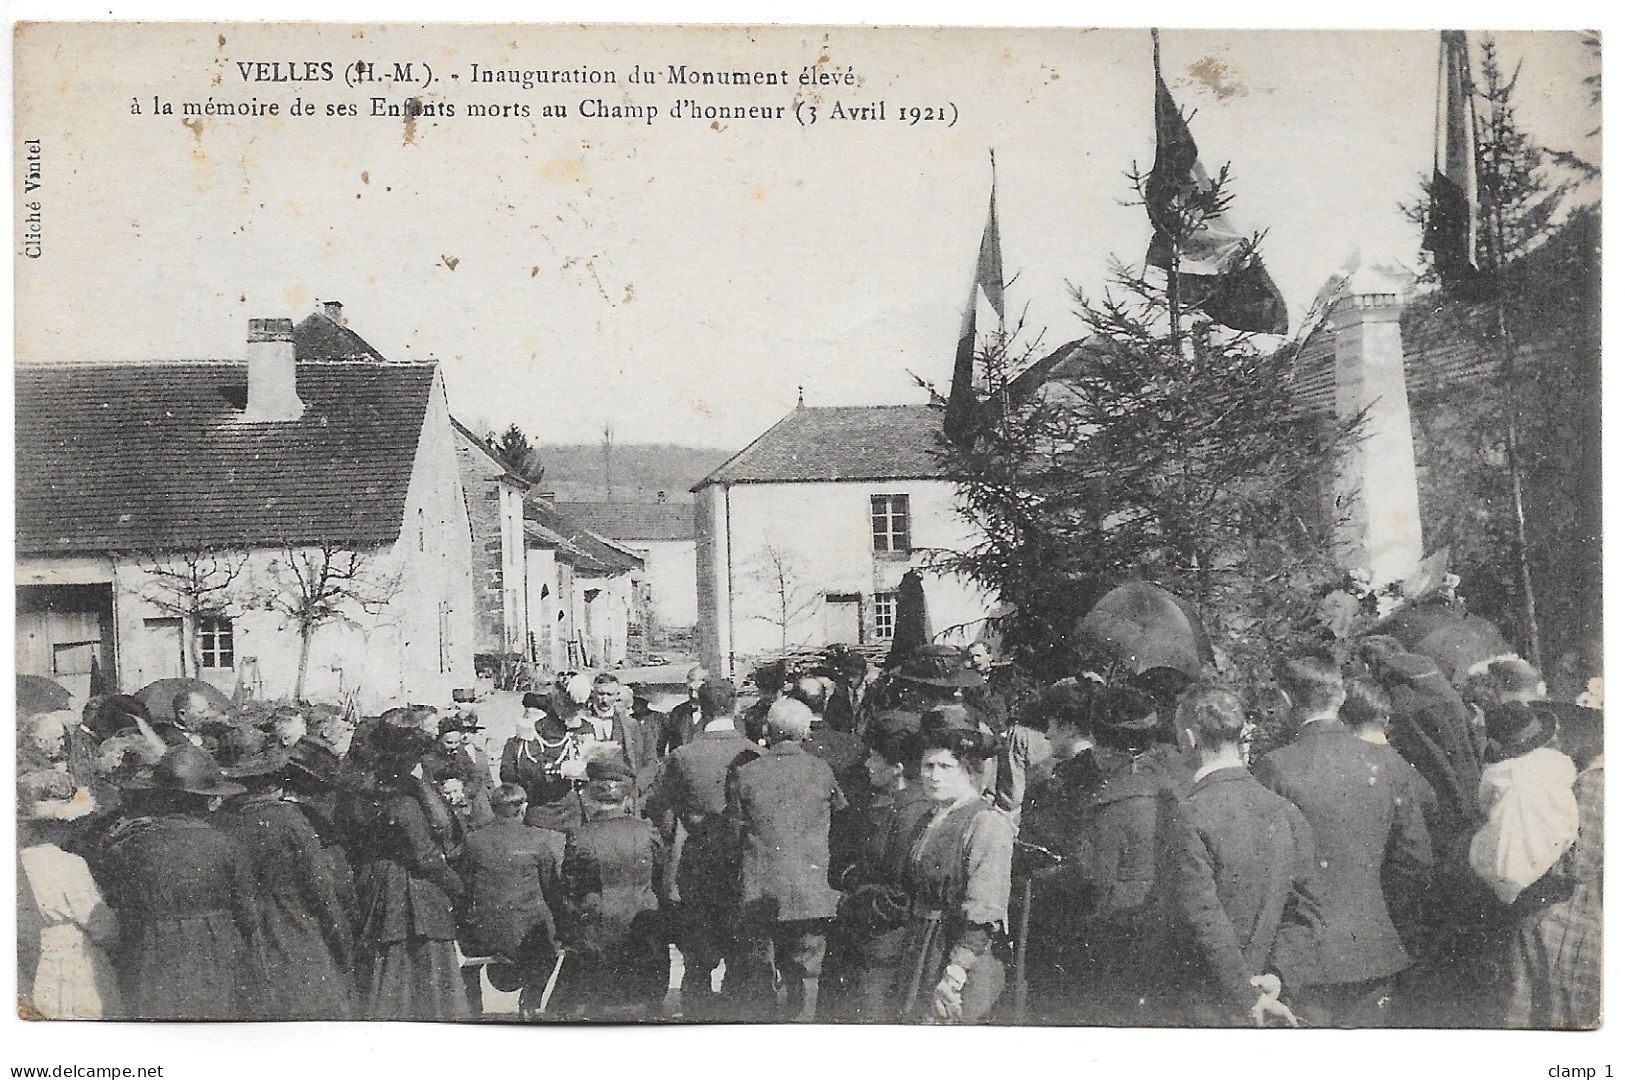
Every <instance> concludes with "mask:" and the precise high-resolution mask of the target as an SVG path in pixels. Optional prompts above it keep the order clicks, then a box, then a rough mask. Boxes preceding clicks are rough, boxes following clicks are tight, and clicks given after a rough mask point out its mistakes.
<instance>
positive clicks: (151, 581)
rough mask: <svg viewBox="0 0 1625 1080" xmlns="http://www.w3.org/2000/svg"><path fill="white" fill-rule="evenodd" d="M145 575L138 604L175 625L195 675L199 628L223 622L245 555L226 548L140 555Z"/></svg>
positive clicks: (199, 650)
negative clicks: (147, 605) (210, 622)
mask: <svg viewBox="0 0 1625 1080" xmlns="http://www.w3.org/2000/svg"><path fill="white" fill-rule="evenodd" d="M140 565H141V569H142V571H143V572H144V573H145V574H146V579H145V580H144V581H143V582H142V586H141V588H140V589H139V590H138V592H139V594H140V596H141V597H142V599H144V600H146V601H147V602H148V603H150V604H152V605H153V606H154V607H156V608H158V609H159V610H160V611H163V612H165V613H167V614H169V615H172V616H174V617H176V618H178V619H180V621H181V636H182V640H183V641H184V642H185V644H186V651H185V653H184V654H183V655H184V656H185V658H186V660H187V661H188V662H189V663H190V665H191V670H189V671H185V670H183V671H182V672H181V674H182V675H189V676H194V677H195V676H196V675H197V674H198V673H199V672H200V671H202V670H203V650H202V644H201V637H202V626H203V623H204V622H206V621H208V620H210V619H221V618H225V617H226V616H227V615H228V614H229V613H230V611H231V609H232V607H233V601H234V599H235V594H234V589H233V587H234V586H235V585H236V584H237V582H238V580H239V579H240V578H241V577H242V575H243V571H244V570H245V569H246V568H247V566H248V553H247V552H246V551H239V550H236V549H232V548H214V547H200V548H191V549H189V550H185V551H174V552H164V553H163V554H153V555H147V556H143V557H142V559H141V563H140Z"/></svg>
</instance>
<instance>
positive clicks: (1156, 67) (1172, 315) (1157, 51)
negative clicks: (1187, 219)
mask: <svg viewBox="0 0 1625 1080" xmlns="http://www.w3.org/2000/svg"><path fill="white" fill-rule="evenodd" d="M1151 70H1152V72H1153V74H1154V75H1155V76H1156V85H1157V87H1158V92H1159V93H1160V92H1161V87H1162V35H1161V34H1160V33H1159V32H1158V31H1157V28H1156V27H1155V26H1153V27H1152V28H1151ZM1151 117H1152V126H1153V127H1155V128H1156V129H1157V145H1158V146H1159V147H1160V146H1161V145H1162V117H1161V116H1160V110H1159V109H1158V108H1157V106H1156V104H1155V99H1154V98H1153V104H1152V108H1151ZM1170 239H1171V240H1172V241H1173V242H1172V243H1171V244H1170V245H1169V248H1170V253H1169V256H1168V270H1167V273H1168V337H1169V341H1170V342H1171V343H1172V344H1173V347H1174V352H1175V353H1176V354H1177V355H1180V356H1183V355H1184V352H1185V349H1184V344H1183V342H1182V341H1181V340H1180V329H1179V324H1180V309H1179V245H1180V242H1181V241H1182V240H1184V239H1186V238H1185V237H1181V236H1177V235H1170Z"/></svg>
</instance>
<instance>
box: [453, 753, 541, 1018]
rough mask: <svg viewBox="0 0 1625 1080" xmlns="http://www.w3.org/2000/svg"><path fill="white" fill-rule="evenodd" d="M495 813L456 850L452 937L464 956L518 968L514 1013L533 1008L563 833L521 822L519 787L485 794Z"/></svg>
mask: <svg viewBox="0 0 1625 1080" xmlns="http://www.w3.org/2000/svg"><path fill="white" fill-rule="evenodd" d="M491 809H492V811H493V812H494V814H495V815H496V816H495V818H494V819H493V820H492V822H491V823H490V824H489V825H487V826H486V827H485V828H483V829H477V830H475V831H474V832H472V833H470V834H469V837H468V843H467V846H466V847H465V849H464V853H463V864H462V874H463V880H464V881H466V882H467V883H468V897H469V902H468V908H467V910H465V911H464V912H463V913H462V916H461V918H460V919H459V931H458V940H459V942H460V943H461V945H462V949H463V952H464V953H465V954H468V955H471V956H500V957H503V958H505V959H507V960H510V961H512V962H513V965H514V967H515V968H516V969H517V971H518V975H519V983H520V994H519V1012H520V1015H522V1016H524V1015H529V1014H530V1013H532V1012H534V1011H535V1009H536V1007H537V1005H538V1004H539V1003H540V1002H541V997H542V990H543V987H544V986H545V984H546V982H547V976H548V973H549V972H550V971H551V970H552V967H553V961H554V959H555V955H556V950H557V942H556V937H557V932H556V929H555V925H554V920H553V910H552V908H553V905H555V904H557V903H558V887H559V877H560V868H561V866H562V864H563V860H564V846H565V836H564V834H563V833H559V832H554V831H553V830H551V829H537V828H533V827H531V826H529V825H526V824H525V789H524V788H522V787H520V786H519V785H517V784H503V785H502V786H501V787H499V788H497V789H496V792H495V793H494V795H493V796H492V798H491Z"/></svg>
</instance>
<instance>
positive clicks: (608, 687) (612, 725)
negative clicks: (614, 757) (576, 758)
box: [566, 671, 655, 811]
mask: <svg viewBox="0 0 1625 1080" xmlns="http://www.w3.org/2000/svg"><path fill="white" fill-rule="evenodd" d="M621 694H622V691H621V680H620V679H618V678H616V677H615V676H614V675H613V674H611V673H610V672H607V671H604V672H600V673H599V674H598V675H597V676H596V677H594V679H593V681H592V694H591V696H590V697H589V698H588V699H587V708H586V711H585V712H583V713H582V714H580V715H579V716H577V717H576V718H575V720H576V723H575V724H574V725H570V721H566V725H567V726H572V737H574V738H575V739H577V740H578V741H579V742H580V744H581V747H582V751H583V757H584V759H590V758H593V757H596V756H599V755H601V754H604V753H617V752H618V753H619V755H620V758H621V760H622V761H624V762H626V765H627V768H629V769H631V770H632V775H633V776H635V777H636V778H637V782H636V784H635V785H634V788H635V790H634V791H633V810H634V811H637V810H638V809H639V808H641V807H642V805H643V796H644V795H645V794H646V793H647V792H648V788H649V785H650V784H652V783H653V782H654V766H655V762H654V761H653V760H651V759H650V758H649V756H648V754H647V753H646V751H645V743H644V737H643V728H642V726H641V725H639V724H638V723H636V722H635V721H634V720H633V719H632V717H631V716H630V715H629V714H628V712H627V709H626V707H625V705H624V703H623V702H622V700H621ZM583 768H585V766H583Z"/></svg>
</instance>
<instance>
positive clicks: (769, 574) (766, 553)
mask: <svg viewBox="0 0 1625 1080" xmlns="http://www.w3.org/2000/svg"><path fill="white" fill-rule="evenodd" d="M747 576H748V577H749V579H750V580H751V581H754V582H756V583H757V584H759V585H762V586H764V587H765V588H766V590H767V592H768V596H769V598H770V602H771V608H770V613H769V614H767V615H752V616H751V618H753V619H760V620H761V621H763V622H768V623H772V624H773V625H774V626H776V627H778V628H779V649H780V651H781V652H789V651H790V627H792V626H794V625H795V624H796V622H797V621H798V620H800V618H801V617H802V616H803V615H805V614H807V612H809V611H811V610H812V609H813V607H814V606H816V605H817V603H818V601H819V598H820V596H821V595H822V594H821V593H819V591H818V590H816V589H814V588H812V587H811V586H810V585H808V583H807V581H806V579H805V577H804V574H803V571H802V567H801V564H800V562H799V560H797V559H796V557H795V556H794V554H792V553H791V552H789V551H786V550H785V549H784V548H782V547H780V546H779V545H777V544H775V543H773V542H771V541H769V542H768V543H767V544H766V545H764V546H763V548H762V550H761V552H760V554H759V555H758V556H757V557H756V559H755V560H754V566H752V568H751V569H750V571H749V572H748V574H747Z"/></svg>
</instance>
